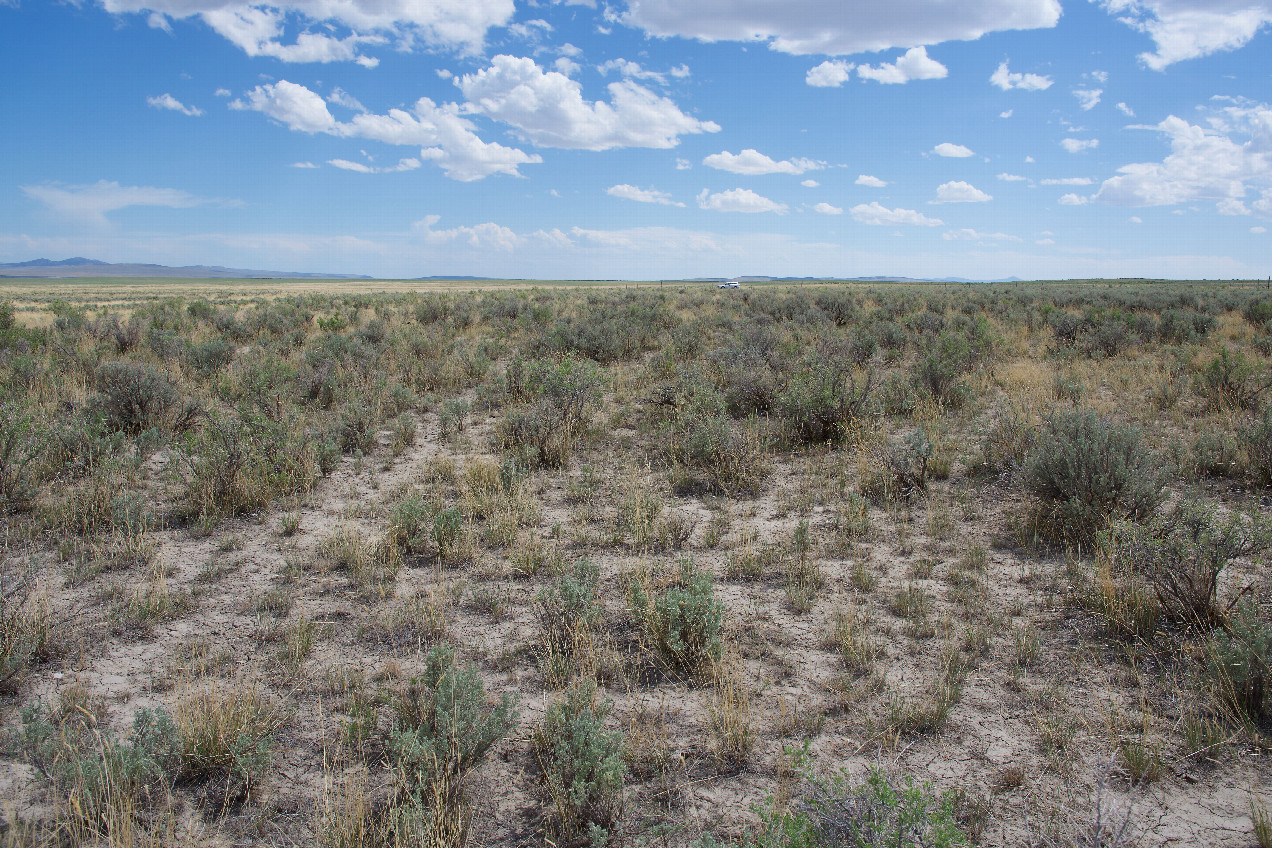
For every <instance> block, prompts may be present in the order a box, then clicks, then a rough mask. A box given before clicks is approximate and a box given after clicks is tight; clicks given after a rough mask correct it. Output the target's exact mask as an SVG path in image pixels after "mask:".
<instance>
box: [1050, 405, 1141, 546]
mask: <svg viewBox="0 0 1272 848" xmlns="http://www.w3.org/2000/svg"><path fill="white" fill-rule="evenodd" d="M1025 481H1026V484H1027V486H1028V488H1029V490H1030V491H1031V492H1032V494H1033V495H1034V496H1035V497H1036V498H1037V499H1038V502H1039V513H1038V519H1039V528H1038V529H1039V530H1040V532H1041V533H1042V534H1043V535H1046V536H1049V537H1051V538H1053V539H1055V540H1057V541H1064V542H1078V543H1089V542H1091V541H1093V540H1094V538H1095V535H1096V533H1097V532H1099V531H1100V530H1102V529H1104V528H1105V527H1106V526H1107V525H1108V523H1109V522H1110V521H1111V520H1118V519H1134V520H1137V521H1141V520H1144V519H1146V518H1149V517H1150V516H1151V515H1152V514H1153V513H1154V512H1155V511H1156V510H1157V507H1158V506H1159V505H1160V504H1161V502H1162V497H1163V495H1162V483H1163V481H1162V473H1161V471H1160V469H1159V468H1158V467H1157V464H1156V463H1155V461H1154V460H1153V457H1152V455H1151V454H1150V453H1149V452H1148V450H1147V449H1146V448H1145V447H1144V444H1143V441H1142V438H1141V435H1140V431H1139V430H1138V429H1136V428H1134V427H1131V426H1128V425H1123V424H1117V423H1114V422H1112V421H1109V420H1108V419H1105V418H1101V417H1100V416H1098V415H1096V414H1095V412H1093V411H1091V410H1086V411H1078V410H1075V411H1062V412H1056V413H1054V414H1052V415H1051V417H1050V418H1049V419H1048V421H1047V426H1046V428H1045V429H1044V430H1043V432H1042V433H1040V434H1039V436H1038V440H1037V442H1036V443H1035V445H1034V447H1033V449H1032V450H1031V451H1030V452H1029V458H1028V460H1027V462H1026V467H1025Z"/></svg>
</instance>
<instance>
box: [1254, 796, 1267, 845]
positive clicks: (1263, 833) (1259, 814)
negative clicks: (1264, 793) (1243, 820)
mask: <svg viewBox="0 0 1272 848" xmlns="http://www.w3.org/2000/svg"><path fill="white" fill-rule="evenodd" d="M1250 823H1251V824H1252V825H1254V841H1255V842H1257V843H1258V844H1259V848H1272V814H1269V813H1268V807H1267V804H1265V803H1264V802H1263V799H1262V798H1256V797H1255V796H1254V795H1251V796H1250Z"/></svg>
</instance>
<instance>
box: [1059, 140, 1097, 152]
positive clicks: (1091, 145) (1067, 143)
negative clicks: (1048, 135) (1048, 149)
mask: <svg viewBox="0 0 1272 848" xmlns="http://www.w3.org/2000/svg"><path fill="white" fill-rule="evenodd" d="M1060 146H1061V147H1063V148H1064V149H1065V150H1067V151H1069V152H1070V153H1081V152H1082V151H1083V150H1094V149H1095V148H1097V147H1099V146H1100V140H1099V139H1098V138H1065V139H1061V140H1060Z"/></svg>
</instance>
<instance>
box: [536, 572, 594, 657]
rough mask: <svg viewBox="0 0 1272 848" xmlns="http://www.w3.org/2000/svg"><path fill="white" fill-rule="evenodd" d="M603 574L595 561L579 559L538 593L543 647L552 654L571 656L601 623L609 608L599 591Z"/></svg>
mask: <svg viewBox="0 0 1272 848" xmlns="http://www.w3.org/2000/svg"><path fill="white" fill-rule="evenodd" d="M600 575H601V572H600V569H599V568H598V567H597V566H596V565H595V564H594V563H592V562H590V561H588V560H579V561H577V562H575V563H574V565H573V566H571V568H570V570H569V571H568V572H567V573H565V574H562V575H561V576H560V577H558V578H557V579H556V580H555V581H553V582H552V584H551V585H550V586H547V587H546V588H544V589H541V590H540V591H539V593H538V594H537V595H536V596H535V607H536V612H537V613H538V619H539V629H540V631H541V633H542V637H543V643H544V644H543V648H544V650H545V651H547V652H549V654H550V655H552V656H559V657H566V658H568V657H570V656H571V655H573V653H574V652H575V650H576V649H578V648H579V647H580V646H581V642H582V639H583V638H585V634H586V633H587V632H589V631H590V630H591V629H592V628H593V627H596V626H597V625H598V624H600V622H601V618H602V616H603V615H604V612H605V611H604V608H603V607H602V606H601V604H600V603H598V601H597V594H596V591H597V585H598V584H599V582H600Z"/></svg>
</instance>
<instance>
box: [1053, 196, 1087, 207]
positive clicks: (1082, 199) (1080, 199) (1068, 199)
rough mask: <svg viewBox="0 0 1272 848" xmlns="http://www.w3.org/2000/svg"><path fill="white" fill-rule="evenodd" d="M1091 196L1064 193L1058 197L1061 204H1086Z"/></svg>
mask: <svg viewBox="0 0 1272 848" xmlns="http://www.w3.org/2000/svg"><path fill="white" fill-rule="evenodd" d="M1090 202H1091V198H1089V197H1086V196H1084V195H1081V194H1065V195H1061V197H1060V205H1061V206H1086V205H1087V204H1088V203H1090Z"/></svg>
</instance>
